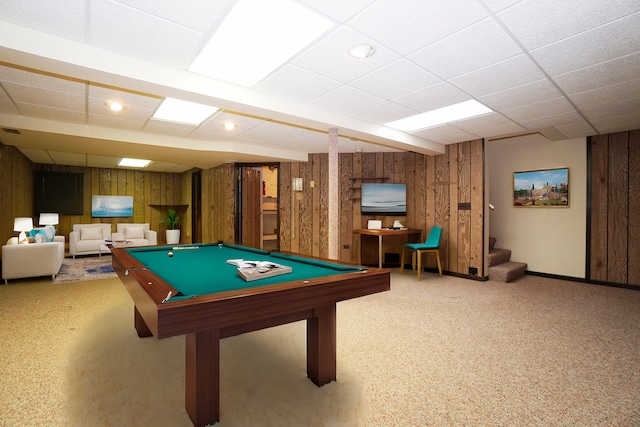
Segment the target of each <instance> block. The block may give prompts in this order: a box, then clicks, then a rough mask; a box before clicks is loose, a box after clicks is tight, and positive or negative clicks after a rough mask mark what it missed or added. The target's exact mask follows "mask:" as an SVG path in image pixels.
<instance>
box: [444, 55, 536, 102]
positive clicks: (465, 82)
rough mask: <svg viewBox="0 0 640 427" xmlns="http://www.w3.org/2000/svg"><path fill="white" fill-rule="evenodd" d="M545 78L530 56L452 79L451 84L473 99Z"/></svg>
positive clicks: (519, 56) (503, 62) (510, 59)
mask: <svg viewBox="0 0 640 427" xmlns="http://www.w3.org/2000/svg"><path fill="white" fill-rule="evenodd" d="M543 78H544V74H543V73H542V72H541V71H540V70H539V69H538V67H536V65H535V64H534V63H533V62H531V60H530V59H529V57H528V56H526V55H518V56H515V57H513V58H509V59H507V60H504V61H501V62H498V63H496V64H493V65H489V66H488V67H485V68H482V69H480V70H476V71H472V72H471V73H468V74H465V75H463V76H459V77H456V78H454V79H451V80H450V82H451V83H452V84H453V85H455V86H456V87H458V88H460V89H461V90H463V91H465V92H466V93H468V94H469V95H471V96H473V97H481V96H485V95H488V94H491V93H496V92H502V91H505V90H508V89H511V88H514V87H518V86H522V85H525V84H529V83H532V82H535V81H538V80H541V79H543Z"/></svg>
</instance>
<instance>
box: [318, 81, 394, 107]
mask: <svg viewBox="0 0 640 427" xmlns="http://www.w3.org/2000/svg"><path fill="white" fill-rule="evenodd" d="M383 101H384V100H383V99H382V98H378V97H377V96H373V95H370V94H368V93H366V92H363V91H361V90H358V89H354V88H352V87H349V86H342V87H339V88H338V89H336V90H333V91H331V92H329V93H328V94H326V95H323V96H321V97H320V98H317V99H316V100H314V101H313V102H311V105H315V106H317V107H321V108H324V109H327V110H329V111H334V112H336V113H342V114H351V113H353V112H356V111H360V110H364V109H365V108H369V107H371V106H373V105H376V104H379V103H381V102H383Z"/></svg>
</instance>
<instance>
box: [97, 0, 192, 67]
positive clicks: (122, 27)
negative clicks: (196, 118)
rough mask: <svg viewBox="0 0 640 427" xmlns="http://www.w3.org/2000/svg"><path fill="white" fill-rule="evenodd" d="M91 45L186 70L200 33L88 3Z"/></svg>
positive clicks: (137, 13)
mask: <svg viewBox="0 0 640 427" xmlns="http://www.w3.org/2000/svg"><path fill="white" fill-rule="evenodd" d="M89 32H90V34H89V39H90V40H91V44H92V45H93V46H96V47H99V48H102V49H107V50H110V51H113V52H118V53H122V54H124V55H127V56H131V57H133V58H138V59H142V60H146V61H150V62H153V63H156V64H162V65H168V66H173V67H176V68H179V69H186V68H187V66H188V65H189V63H190V62H191V61H192V60H193V58H194V56H195V54H196V52H197V49H198V47H199V45H200V43H201V42H202V39H203V34H202V33H198V32H195V31H193V30H189V29H187V28H185V27H183V26H180V25H176V24H172V23H170V22H167V21H165V20H164V19H160V18H157V17H153V16H151V15H148V14H147V13H143V12H140V11H136V10H134V9H131V8H129V7H127V6H124V5H122V4H119V3H115V2H111V1H107V0H94V1H92V2H91V21H90V30H89Z"/></svg>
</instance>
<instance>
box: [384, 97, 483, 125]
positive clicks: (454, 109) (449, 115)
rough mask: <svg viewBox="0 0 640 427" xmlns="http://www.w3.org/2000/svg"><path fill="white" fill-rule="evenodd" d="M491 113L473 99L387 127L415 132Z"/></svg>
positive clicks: (394, 122)
mask: <svg viewBox="0 0 640 427" xmlns="http://www.w3.org/2000/svg"><path fill="white" fill-rule="evenodd" d="M491 112H493V110H492V109H490V108H488V107H486V106H484V105H482V104H480V103H479V102H478V101H475V100H473V99H472V100H470V101H465V102H461V103H459V104H453V105H449V106H448V107H442V108H438V109H437V110H432V111H427V112H426V113H420V114H416V115H415V116H411V117H405V118H404V119H400V120H395V121H393V122H389V123H386V124H385V125H386V126H389V127H391V128H395V129H400V130H403V131H405V132H413V131H416V130H421V129H427V128H431V127H435V126H439V125H443V124H445V123H451V122H455V121H458V120H462V119H468V118H470V117H476V116H481V115H483V114H487V113H491Z"/></svg>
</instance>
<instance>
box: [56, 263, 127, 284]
mask: <svg viewBox="0 0 640 427" xmlns="http://www.w3.org/2000/svg"><path fill="white" fill-rule="evenodd" d="M115 277H117V274H116V273H115V271H113V267H112V266H111V257H102V258H97V257H86V258H76V259H69V258H65V259H64V261H62V265H61V266H60V270H59V271H58V274H57V275H56V278H55V280H54V281H53V283H54V284H56V283H72V282H79V281H87V280H98V279H111V278H115Z"/></svg>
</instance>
